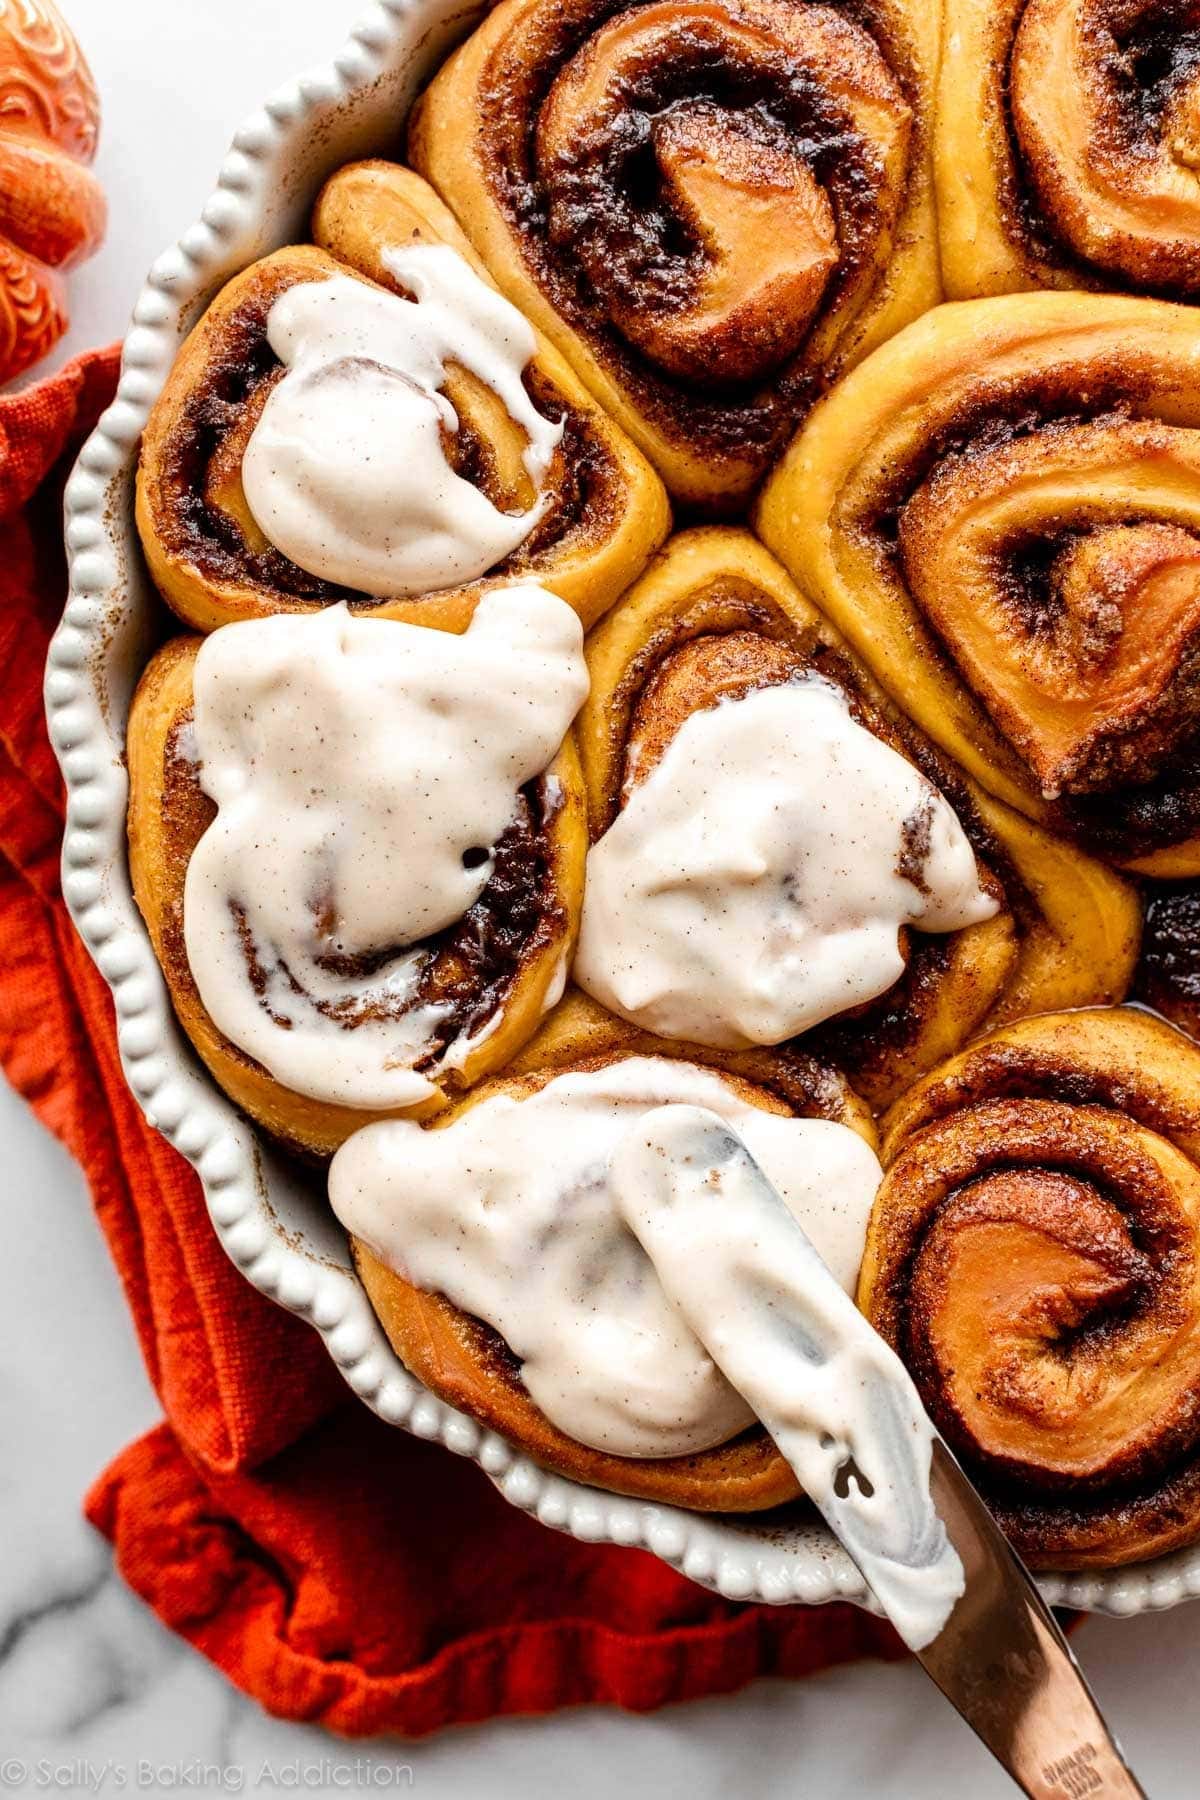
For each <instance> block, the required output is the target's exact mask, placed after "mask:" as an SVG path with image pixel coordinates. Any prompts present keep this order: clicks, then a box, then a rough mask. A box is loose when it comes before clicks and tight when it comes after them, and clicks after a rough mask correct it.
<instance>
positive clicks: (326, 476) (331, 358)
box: [242, 244, 563, 598]
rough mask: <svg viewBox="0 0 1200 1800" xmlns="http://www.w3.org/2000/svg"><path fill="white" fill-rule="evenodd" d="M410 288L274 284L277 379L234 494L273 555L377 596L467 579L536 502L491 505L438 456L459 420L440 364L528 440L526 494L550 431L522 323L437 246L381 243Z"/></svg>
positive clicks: (540, 470)
mask: <svg viewBox="0 0 1200 1800" xmlns="http://www.w3.org/2000/svg"><path fill="white" fill-rule="evenodd" d="M382 260H383V262H384V265H385V267H386V268H387V269H388V271H389V273H390V274H392V275H394V276H395V278H396V280H397V281H398V282H400V283H401V285H402V286H403V287H405V288H406V289H408V290H409V291H410V292H411V293H412V294H414V295H415V296H416V297H415V299H413V300H405V299H401V298H400V296H399V295H397V294H392V293H389V292H387V291H386V290H385V289H383V288H378V287H374V286H372V285H370V284H369V283H367V282H365V281H357V280H354V279H352V278H351V277H349V276H346V277H340V276H335V277H334V278H332V279H331V280H329V281H310V282H302V283H298V284H297V285H296V286H294V287H291V288H289V289H288V290H287V291H286V293H284V294H281V295H280V297H279V299H278V300H276V302H275V304H274V305H273V306H272V308H271V312H270V316H269V318H268V320H267V337H268V339H269V341H270V344H271V348H272V350H274V352H275V354H276V355H277V356H278V357H279V360H280V361H281V362H282V363H283V364H284V365H285V370H286V373H285V374H284V375H283V377H282V379H281V380H280V381H278V382H277V383H276V385H275V386H274V387H273V388H272V390H271V392H270V394H269V395H268V397H267V401H266V404H265V406H264V408H263V412H262V417H261V418H260V419H259V421H258V423H257V425H256V426H255V428H254V431H253V433H252V434H251V437H250V440H249V442H248V444H247V446H246V450H245V455H244V457H243V461H242V483H243V486H244V489H245V493H246V500H247V503H248V505H249V507H250V511H251V512H252V513H253V515H254V518H255V521H256V523H257V524H258V526H259V528H260V530H262V531H263V532H264V533H265V535H266V536H267V537H268V538H269V539H270V541H271V543H272V544H274V545H275V547H276V549H278V550H280V551H282V552H283V554H284V555H285V556H287V557H289V558H290V559H291V561H292V562H294V563H296V564H298V565H299V567H300V568H302V569H305V570H307V571H308V573H309V574H311V575H317V576H320V577H321V578H322V579H323V580H325V581H333V582H337V583H338V584H339V585H341V586H343V587H348V588H353V589H356V590H357V591H359V592H361V593H367V594H372V595H378V596H380V597H381V598H399V597H402V596H404V595H409V594H424V593H429V592H431V591H432V590H433V589H435V588H442V587H450V586H452V585H454V584H456V583H460V582H467V581H474V580H476V579H477V578H478V577H479V576H480V575H483V574H486V572H487V571H488V569H490V568H493V567H494V566H495V565H496V564H497V563H498V562H501V561H503V559H504V558H505V557H506V556H509V555H511V554H512V552H513V551H514V550H516V549H517V548H518V546H519V545H521V544H522V543H524V541H525V539H526V538H527V537H528V536H529V533H530V532H531V531H532V530H533V528H534V526H535V525H536V524H537V522H538V520H539V519H540V518H541V516H542V513H543V512H544V510H545V505H546V502H545V499H544V497H539V498H538V499H537V500H536V501H535V503H534V505H533V506H531V507H529V508H528V509H527V510H525V511H523V512H516V513H506V512H501V511H499V510H498V509H497V508H496V507H495V506H493V504H492V502H491V501H490V500H489V499H488V497H487V495H486V494H484V493H482V492H481V491H480V490H479V489H478V488H477V487H475V486H473V485H472V483H471V482H469V481H466V480H464V479H463V477H462V476H461V475H459V474H458V473H457V472H456V471H455V470H454V469H453V468H452V467H451V465H450V463H449V461H448V460H447V457H446V451H445V444H444V441H443V434H444V433H451V434H453V433H455V432H457V430H458V428H459V421H458V416H457V414H456V412H455V410H454V407H453V406H452V405H451V403H450V401H449V399H448V398H447V397H446V394H445V393H444V392H443V391H442V390H443V388H444V386H445V382H446V373H447V367H448V366H449V365H453V366H456V367H457V368H459V369H463V370H466V371H467V372H468V373H469V374H470V375H473V376H475V377H476V378H477V380H479V381H481V382H482V383H483V384H484V385H485V386H486V387H487V388H489V389H490V390H491V391H492V393H493V394H495V395H496V396H497V398H498V399H499V400H500V402H501V403H502V405H503V406H504V408H505V410H506V412H507V413H508V415H509V417H510V418H511V419H512V420H513V422H514V423H515V424H516V425H518V426H519V427H520V428H521V429H522V430H523V431H524V432H525V434H526V435H527V437H528V440H529V441H528V444H527V445H526V448H525V450H524V453H523V462H524V466H525V471H526V473H527V474H528V476H529V478H530V481H531V482H532V484H533V487H534V489H535V492H536V491H537V490H538V489H539V488H540V485H541V483H542V481H543V479H544V477H545V475H546V471H547V469H548V468H549V465H550V459H551V457H552V456H553V454H554V450H555V447H556V445H557V444H558V442H559V439H560V438H561V436H562V430H563V427H562V423H561V422H559V423H553V422H551V421H550V420H548V419H545V418H543V416H542V415H541V413H539V412H538V411H537V408H536V407H535V406H534V404H533V401H532V400H531V399H530V397H529V395H528V393H527V392H526V390H525V385H524V382H523V380H522V373H523V371H524V369H525V367H526V365H527V364H528V363H529V361H530V359H531V358H532V357H533V355H534V352H535V349H536V347H537V346H536V339H535V337H534V333H533V329H532V327H531V326H530V325H529V324H528V323H527V321H526V320H525V319H524V318H523V317H522V316H521V314H520V313H519V312H518V311H517V310H516V308H515V307H514V306H511V305H510V304H509V302H508V301H507V300H505V299H504V298H503V296H502V295H500V294H498V293H497V292H496V290H495V289H494V288H492V287H490V286H489V285H488V284H487V283H486V282H485V281H482V280H481V279H480V277H479V276H478V275H476V274H475V272H474V271H473V270H472V269H471V268H470V266H469V265H468V264H467V263H466V262H465V261H464V259H463V258H462V257H461V256H460V255H459V254H458V252H457V250H453V249H451V248H450V246H449V245H447V244H411V245H409V246H407V247H406V248H404V249H396V250H387V251H385V252H384V253H383V258H382Z"/></svg>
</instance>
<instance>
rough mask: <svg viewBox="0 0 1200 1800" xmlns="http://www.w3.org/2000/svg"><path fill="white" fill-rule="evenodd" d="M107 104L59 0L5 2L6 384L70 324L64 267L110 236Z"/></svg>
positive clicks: (0, 144) (1, 357)
mask: <svg viewBox="0 0 1200 1800" xmlns="http://www.w3.org/2000/svg"><path fill="white" fill-rule="evenodd" d="M99 122H100V103H99V99H98V97H97V94H96V84H95V82H94V81H93V80H92V72H91V70H90V69H89V68H88V66H87V63H86V61H85V60H84V58H83V55H82V53H81V51H80V49H79V46H78V44H77V43H76V42H75V39H74V37H73V36H72V34H71V32H70V30H69V29H68V27H67V25H66V22H65V21H64V19H63V18H62V15H61V14H60V12H59V10H58V8H57V7H56V6H55V5H54V4H53V0H0V382H3V381H8V380H9V379H11V377H12V376H14V375H17V374H19V373H20V371H21V370H22V369H26V368H28V367H29V365H30V364H31V363H34V362H36V361H37V360H38V358H39V357H42V356H44V355H45V354H46V352H47V351H48V350H49V349H50V347H51V345H52V344H54V343H55V342H56V340H57V339H58V338H59V337H61V336H62V333H63V332H64V331H65V330H66V326H67V313H66V302H65V291H64V283H63V281H62V279H61V275H60V273H59V271H61V270H63V269H67V268H70V267H71V265H72V264H74V263H77V262H81V261H82V260H83V259H84V257H86V256H90V255H91V253H92V252H93V250H95V248H96V246H97V245H98V244H99V242H100V240H101V238H102V237H103V235H104V226H105V221H106V216H107V213H106V207H105V201H104V194H103V191H102V189H101V187H100V184H99V182H98V181H97V180H96V177H95V176H94V175H93V174H92V172H91V170H90V169H89V168H88V167H87V164H88V163H90V162H91V161H92V158H93V157H94V156H95V154H96V136H97V131H98V127H99Z"/></svg>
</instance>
